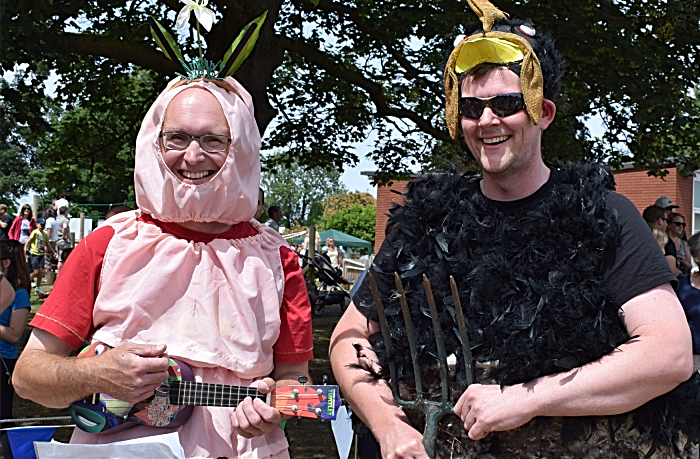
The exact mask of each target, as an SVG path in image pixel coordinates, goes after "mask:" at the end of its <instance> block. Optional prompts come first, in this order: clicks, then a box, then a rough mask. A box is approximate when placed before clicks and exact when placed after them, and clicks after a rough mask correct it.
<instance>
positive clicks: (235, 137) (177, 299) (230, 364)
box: [71, 78, 288, 458]
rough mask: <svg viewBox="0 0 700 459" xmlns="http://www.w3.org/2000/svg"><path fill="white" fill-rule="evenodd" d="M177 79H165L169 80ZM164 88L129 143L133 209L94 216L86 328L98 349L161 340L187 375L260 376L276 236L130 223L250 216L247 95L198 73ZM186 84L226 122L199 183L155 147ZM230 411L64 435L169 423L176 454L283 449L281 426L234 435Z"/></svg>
mask: <svg viewBox="0 0 700 459" xmlns="http://www.w3.org/2000/svg"><path fill="white" fill-rule="evenodd" d="M175 81H177V80H175ZM175 81H173V82H171V84H170V85H169V87H168V88H167V89H166V90H165V91H164V92H163V93H162V94H161V95H160V96H159V97H158V99H157V100H156V102H155V103H154V104H153V106H152V107H151V108H150V110H149V111H148V114H147V115H146V118H145V119H144V122H143V124H142V126H141V131H140V132H139V135H138V139H137V142H136V167H135V172H134V177H135V184H136V200H137V203H138V206H139V209H140V210H137V211H134V212H130V213H123V214H119V215H116V216H115V217H113V218H112V219H110V220H108V221H107V222H106V224H107V225H110V226H112V228H113V229H114V237H113V238H112V239H111V241H110V243H109V246H108V248H107V251H106V254H105V257H104V262H103V267H102V273H101V278H100V284H99V293H98V295H97V299H96V302H95V306H94V312H93V323H94V324H95V326H96V327H97V328H98V330H97V331H96V332H95V335H94V337H93V339H94V340H96V341H101V342H104V343H106V344H108V345H110V346H119V345H121V344H124V343H128V342H131V343H165V344H167V346H168V349H167V352H168V354H169V355H170V356H172V357H176V358H178V359H180V360H182V361H184V362H186V363H188V364H189V365H190V366H191V367H192V368H193V370H194V373H195V377H196V380H197V381H202V382H208V383H217V384H228V385H237V386H249V385H251V384H252V383H253V381H255V380H257V379H260V378H262V377H265V376H267V375H268V374H270V372H271V371H272V369H273V367H274V362H273V349H272V348H273V345H274V344H275V342H276V341H277V337H278V336H279V328H280V312H279V309H280V305H281V302H282V295H283V292H284V273H283V268H282V264H281V260H280V247H281V246H286V242H285V241H284V239H282V237H281V236H280V235H279V234H277V233H276V232H275V231H272V230H270V229H269V228H268V227H266V226H265V225H261V224H259V223H257V222H256V221H251V225H252V226H253V228H254V229H255V230H256V231H257V233H258V234H257V235H255V236H251V237H246V238H242V239H233V240H229V239H214V240H213V241H211V242H209V243H201V242H193V241H189V240H186V239H180V238H177V237H175V236H173V235H171V234H168V233H164V232H163V231H162V230H161V229H160V228H159V227H158V226H156V225H152V224H148V223H146V222H144V221H140V220H139V219H138V217H139V216H140V215H141V214H150V215H151V216H152V217H153V218H155V219H157V220H160V221H163V222H184V221H200V222H223V223H228V224H236V223H239V222H245V221H250V220H252V218H253V215H254V214H255V210H256V206H257V197H258V186H259V182H260V158H259V149H260V135H259V133H258V128H257V125H256V123H255V119H254V118H253V104H252V100H251V98H250V96H249V94H248V93H247V92H246V91H245V89H244V88H243V87H242V86H241V85H240V84H238V83H237V82H236V81H235V80H233V79H232V78H228V79H227V81H228V82H229V83H231V84H232V85H233V86H234V87H235V88H236V89H237V91H238V93H239V94H240V97H239V96H238V95H236V94H233V93H230V92H227V91H225V90H223V89H221V88H219V87H218V86H216V85H215V84H213V83H210V82H201V81H200V82H193V83H190V84H188V85H183V86H179V87H177V88H175V89H170V87H171V86H172V85H173V84H174V83H175ZM193 86H198V87H202V88H205V89H206V90H208V91H210V92H211V93H212V94H213V95H214V96H215V97H216V98H217V99H218V101H219V102H220V103H221V106H222V107H223V110H224V114H225V115H226V119H227V121H228V124H229V127H230V137H231V139H232V142H231V150H230V154H229V156H228V158H227V160H226V162H225V164H224V166H223V167H222V168H221V169H220V170H219V171H218V172H217V174H216V175H215V176H214V177H213V178H212V180H210V181H209V182H207V183H204V184H201V185H189V184H184V183H182V182H181V181H180V180H179V179H178V178H177V177H176V176H175V174H174V173H173V172H172V171H171V170H170V169H169V168H168V167H166V166H165V164H164V162H163V158H162V155H161V151H160V147H159V138H158V133H159V132H160V130H161V126H162V123H163V116H164V113H165V109H166V107H167V106H168V104H169V103H170V101H171V100H172V99H173V97H174V96H175V95H177V94H178V93H180V92H182V91H184V90H187V89H189V88H192V87H193ZM231 412H232V409H229V408H207V407H195V408H194V411H193V414H192V417H191V418H190V420H189V421H188V422H187V423H186V424H184V425H183V426H182V427H180V428H177V429H168V428H154V427H149V426H136V427H133V428H131V429H128V430H126V431H123V432H118V433H116V434H110V433H109V432H107V433H105V434H88V433H85V432H82V431H80V430H78V429H76V430H75V432H74V434H73V438H72V439H71V441H72V442H74V443H111V442H114V441H119V440H124V439H128V438H137V437H144V436H149V435H155V434H161V433H167V432H169V431H173V430H177V431H178V433H179V435H180V441H181V443H182V445H183V447H184V449H185V453H186V455H187V457H220V456H225V457H240V458H267V457H288V453H287V446H288V445H287V441H286V439H285V437H284V433H283V431H282V429H276V430H274V431H273V432H272V433H270V434H268V435H264V436H261V437H257V438H253V439H250V440H249V439H245V438H243V437H240V436H238V435H236V433H235V432H233V431H232V428H231V420H230V415H231Z"/></svg>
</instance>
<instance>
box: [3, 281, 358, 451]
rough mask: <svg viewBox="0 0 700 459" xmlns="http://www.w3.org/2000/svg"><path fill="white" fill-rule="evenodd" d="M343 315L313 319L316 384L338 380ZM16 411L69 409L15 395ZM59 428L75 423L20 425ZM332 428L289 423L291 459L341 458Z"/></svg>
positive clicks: (63, 437) (66, 434)
mask: <svg viewBox="0 0 700 459" xmlns="http://www.w3.org/2000/svg"><path fill="white" fill-rule="evenodd" d="M49 289H50V287H48V288H44V290H49ZM31 300H32V314H31V315H30V317H33V315H34V313H36V311H37V310H38V309H39V306H40V305H41V304H42V303H43V301H42V300H39V299H38V298H37V296H36V295H34V294H33V293H32V295H31ZM341 314H342V313H341V310H340V307H339V306H338V305H333V306H329V307H326V309H325V311H324V313H323V315H322V316H314V317H313V329H314V360H312V361H311V362H310V364H309V370H310V375H311V378H312V380H313V381H314V382H320V381H322V380H323V376H324V375H327V376H328V384H335V378H334V377H333V374H332V372H331V367H330V362H329V360H328V343H329V340H330V337H331V333H332V332H333V329H334V328H335V326H336V324H337V323H338V320H339V319H340V316H341ZM28 335H29V327H27V332H26V333H25V336H24V337H23V339H22V340H21V341H20V352H21V349H22V347H23V345H24V343H25V342H26V338H27V337H28ZM13 411H14V412H13V414H14V417H15V418H16V419H18V418H35V417H49V416H68V415H69V412H68V409H62V410H56V409H50V408H45V407H43V406H41V405H37V404H35V403H33V402H30V401H28V400H24V399H22V398H20V397H17V396H16V395H15V402H14V410H13ZM59 424H72V422H71V421H70V420H67V421H51V422H48V421H43V422H23V423H19V424H18V425H22V426H29V425H59ZM329 424H330V423H329V422H328V423H326V424H325V428H321V427H320V426H319V423H318V421H315V420H311V419H304V420H302V421H301V424H300V425H296V423H295V422H293V421H290V422H288V423H287V432H288V434H289V451H290V455H291V457H292V459H321V458H329V459H336V458H338V457H339V456H338V450H337V447H336V445H335V440H334V438H333V432H332V431H331V428H330V425H329ZM71 431H72V429H71V428H58V429H56V433H55V434H54V439H55V440H57V441H61V442H67V441H68V440H69V438H70V434H71ZM1 451H2V450H1V449H0V459H3V458H4V455H3V454H2V452H1ZM349 457H350V458H353V457H354V450H351V452H350V456H349Z"/></svg>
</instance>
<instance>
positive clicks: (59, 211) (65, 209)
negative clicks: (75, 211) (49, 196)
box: [58, 206, 68, 215]
mask: <svg viewBox="0 0 700 459" xmlns="http://www.w3.org/2000/svg"><path fill="white" fill-rule="evenodd" d="M58 213H59V214H61V215H63V214H67V213H68V207H66V206H61V208H60V209H58Z"/></svg>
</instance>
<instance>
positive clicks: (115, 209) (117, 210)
mask: <svg viewBox="0 0 700 459" xmlns="http://www.w3.org/2000/svg"><path fill="white" fill-rule="evenodd" d="M132 210H133V209H132V208H131V207H129V206H127V205H124V204H119V205H118V206H114V207H112V208H111V209H109V211H108V212H107V215H105V218H112V217H114V216H115V215H117V214H120V213H122V212H131V211H132Z"/></svg>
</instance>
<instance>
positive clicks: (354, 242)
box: [294, 229, 372, 251]
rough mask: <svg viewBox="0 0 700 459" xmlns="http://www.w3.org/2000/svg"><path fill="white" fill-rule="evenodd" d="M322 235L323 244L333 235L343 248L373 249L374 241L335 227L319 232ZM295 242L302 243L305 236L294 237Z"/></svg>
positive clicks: (337, 243) (336, 242)
mask: <svg viewBox="0 0 700 459" xmlns="http://www.w3.org/2000/svg"><path fill="white" fill-rule="evenodd" d="M318 235H319V236H320V237H321V245H326V240H327V239H328V238H329V237H332V238H333V240H334V241H335V246H336V247H338V246H341V245H342V246H343V248H347V247H359V248H363V249H367V250H370V251H371V250H372V243H371V242H368V241H365V240H364V239H360V238H358V237H355V236H350V235H349V234H345V233H343V232H341V231H338V230H334V229H329V230H328V231H322V232H320V233H319V234H318ZM294 242H296V243H297V244H301V243H302V242H304V237H296V238H294Z"/></svg>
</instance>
